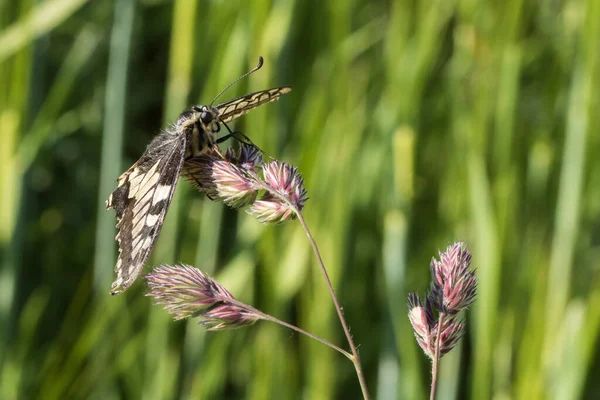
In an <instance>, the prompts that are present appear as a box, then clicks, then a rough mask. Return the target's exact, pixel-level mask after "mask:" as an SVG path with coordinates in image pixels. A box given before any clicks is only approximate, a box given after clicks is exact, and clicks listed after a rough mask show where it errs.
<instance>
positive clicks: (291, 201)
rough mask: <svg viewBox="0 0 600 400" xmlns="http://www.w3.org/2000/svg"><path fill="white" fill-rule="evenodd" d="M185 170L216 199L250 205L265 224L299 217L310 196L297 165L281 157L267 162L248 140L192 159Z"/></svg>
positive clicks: (252, 211) (206, 192)
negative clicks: (219, 151) (222, 152)
mask: <svg viewBox="0 0 600 400" xmlns="http://www.w3.org/2000/svg"><path fill="white" fill-rule="evenodd" d="M182 174H183V175H184V176H185V177H186V178H187V180H188V181H189V182H191V183H192V185H194V186H195V187H196V188H197V189H199V190H200V191H202V192H204V193H205V194H206V195H207V196H208V197H209V198H210V199H212V200H220V201H222V202H224V203H225V204H227V205H228V206H230V207H233V208H241V207H245V206H250V207H249V209H248V213H249V214H251V215H253V216H254V217H256V218H257V219H258V220H259V221H260V222H262V223H265V224H268V223H278V222H282V221H285V220H288V219H294V218H296V216H297V215H296V213H297V212H300V211H302V209H303V208H304V204H305V203H306V200H308V197H307V196H306V189H304V179H302V175H301V174H300V173H298V170H297V169H296V168H295V167H293V166H291V165H289V164H287V163H282V162H280V161H277V160H274V161H272V162H270V163H268V164H264V160H263V157H262V154H261V152H260V151H259V150H258V149H257V148H256V147H254V146H251V145H247V144H242V145H241V146H240V149H239V151H235V150H232V149H228V150H227V152H226V153H225V155H224V156H221V154H220V153H218V152H217V151H209V152H207V153H206V154H204V155H202V156H199V157H194V158H191V159H188V160H186V162H185V164H184V168H183V172H182ZM259 192H260V193H262V195H260V197H259Z"/></svg>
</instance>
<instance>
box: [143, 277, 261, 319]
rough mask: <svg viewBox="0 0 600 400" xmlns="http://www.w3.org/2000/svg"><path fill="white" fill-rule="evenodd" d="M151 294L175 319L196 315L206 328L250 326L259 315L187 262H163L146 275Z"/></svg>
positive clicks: (148, 294)
mask: <svg viewBox="0 0 600 400" xmlns="http://www.w3.org/2000/svg"><path fill="white" fill-rule="evenodd" d="M146 280H147V281H148V287H149V288H150V290H149V291H148V293H147V294H146V295H147V296H151V297H154V299H155V301H156V304H159V305H162V306H163V307H164V308H165V309H166V310H167V311H168V312H169V313H171V314H173V315H174V316H175V317H174V318H175V319H176V320H179V319H184V318H189V317H197V318H199V319H200V323H201V324H202V325H203V326H205V327H207V330H209V331H215V330H220V329H226V328H238V327H241V326H247V325H252V324H253V323H255V322H256V321H257V320H258V319H260V316H259V315H257V314H256V313H254V312H253V311H252V309H251V308H249V307H247V306H245V305H244V304H242V303H240V302H238V301H236V300H235V298H234V297H233V296H232V295H231V293H229V291H227V289H225V288H224V287H223V286H221V285H220V284H219V283H218V282H217V281H215V280H214V279H212V278H211V277H209V276H207V275H205V274H203V273H202V271H200V270H199V269H196V268H193V267H190V266H189V265H176V266H170V265H162V266H160V267H158V268H155V269H154V270H153V272H152V273H150V274H148V275H146Z"/></svg>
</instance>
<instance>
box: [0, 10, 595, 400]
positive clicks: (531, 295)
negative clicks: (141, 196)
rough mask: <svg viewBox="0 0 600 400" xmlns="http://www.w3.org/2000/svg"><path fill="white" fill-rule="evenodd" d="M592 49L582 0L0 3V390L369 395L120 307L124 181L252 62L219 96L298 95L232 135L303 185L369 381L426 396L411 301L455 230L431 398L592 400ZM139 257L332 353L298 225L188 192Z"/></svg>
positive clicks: (319, 284) (346, 381)
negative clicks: (181, 267) (192, 273)
mask: <svg viewBox="0 0 600 400" xmlns="http://www.w3.org/2000/svg"><path fill="white" fill-rule="evenodd" d="M599 44H600V3H599V2H598V1H595V0H564V1H562V2H550V1H540V2H525V1H522V0H510V1H505V2H492V1H479V2H475V1H466V0H464V1H452V0H450V1H439V0H436V1H434V0H431V1H418V2H414V1H402V0H398V1H392V2H370V1H366V0H362V1H359V0H354V1H351V2H347V1H346V2H342V1H337V0H334V1H329V2H316V1H312V2H300V1H295V2H294V1H279V2H258V1H256V2H254V1H241V0H231V1H228V2H219V1H211V2H204V1H192V0H189V1H183V0H178V1H175V2H167V1H161V0H145V1H139V2H134V1H132V0H117V1H115V2H84V1H80V0H79V1H76V0H51V1H48V0H47V1H41V2H33V1H21V2H8V1H0V132H2V136H1V137H2V146H0V193H2V200H1V201H0V255H1V269H0V326H1V327H2V328H1V329H2V330H1V332H2V337H1V338H2V341H1V345H0V363H1V369H0V398H2V399H17V398H97V399H104V398H148V399H170V398H253V399H263V398H282V399H295V398H299V397H305V398H311V399H313V398H314V399H327V398H339V399H342V398H343V399H346V398H359V396H360V395H359V393H360V390H359V386H358V382H357V379H356V376H355V375H354V370H353V367H352V365H351V363H350V362H348V360H346V359H344V358H343V357H340V355H339V354H337V353H335V352H333V351H330V350H329V349H327V348H325V347H324V346H322V345H320V344H319V343H313V342H312V341H310V340H309V339H306V338H303V337H298V335H296V334H292V333H291V332H289V331H287V330H285V329H283V328H281V327H278V326H274V325H270V324H268V323H259V324H257V325H255V326H253V327H249V328H244V329H239V330H234V331H230V332H218V333H210V334H207V333H205V332H204V331H203V330H202V328H201V327H199V326H197V325H196V324H195V323H194V322H189V323H185V322H172V321H171V319H170V316H169V315H168V314H167V313H166V312H164V311H163V310H161V309H159V308H158V307H154V306H152V305H151V301H150V299H149V298H147V297H144V296H143V284H142V283H141V282H140V283H136V285H135V287H134V288H132V289H130V290H129V291H127V293H125V294H124V295H122V296H119V297H117V298H114V297H110V296H109V295H108V291H109V289H110V282H111V280H112V278H113V268H114V263H115V261H116V243H115V242H114V240H113V238H114V235H115V233H116V232H115V229H114V224H115V223H116V220H115V218H114V214H113V212H112V211H110V212H104V200H105V199H106V198H107V196H108V194H109V193H110V192H111V191H112V190H113V188H114V187H115V184H116V182H115V180H116V178H117V177H118V175H119V174H120V173H121V172H123V171H124V170H125V169H126V168H127V167H128V166H129V165H131V164H132V163H133V162H134V161H135V160H136V159H137V158H138V157H139V156H140V155H141V153H142V152H143V150H144V148H145V146H146V145H147V143H148V142H149V141H150V139H151V137H152V135H153V134H156V133H157V132H158V130H159V129H160V127H162V126H165V125H167V124H169V123H171V122H172V121H174V119H175V118H176V117H177V115H178V113H179V112H181V111H183V110H184V109H185V108H187V107H189V106H190V105H191V104H205V103H207V102H210V101H211V100H212V98H213V97H214V95H216V94H217V93H218V92H219V90H220V89H221V88H223V87H224V86H225V85H226V84H227V83H229V82H231V81H232V80H233V79H235V78H236V77H237V76H239V75H241V74H242V73H244V72H245V71H247V70H248V69H250V68H251V67H253V66H254V65H255V63H256V61H257V59H258V56H259V55H262V56H264V58H265V66H264V67H263V69H262V70H261V71H259V72H258V73H256V74H254V75H252V76H251V77H250V78H248V79H245V80H243V81H241V82H239V83H238V84H236V85H235V86H234V87H233V88H231V89H230V90H229V91H228V92H227V93H226V94H225V95H224V96H223V97H222V98H221V99H219V101H221V100H223V101H224V100H227V99H229V98H233V97H234V96H236V95H239V94H243V93H245V92H250V91H254V90H260V89H264V88H267V87H273V86H280V85H292V86H294V90H293V91H292V93H291V94H289V95H286V96H285V97H284V98H282V100H281V101H279V102H278V103H275V104H273V105H268V106H265V107H261V109H259V110H256V111H254V112H252V113H250V114H248V115H247V116H244V117H243V118H241V119H240V120H239V121H238V122H236V127H237V128H238V129H241V130H242V131H243V132H244V133H246V134H247V135H249V136H250V137H251V138H252V139H253V141H254V142H255V143H257V144H258V145H259V146H261V147H262V148H263V149H264V150H265V151H267V152H268V153H270V154H272V155H274V156H275V157H277V158H278V159H280V160H283V161H286V162H289V163H292V164H293V165H295V166H297V167H298V168H299V170H300V171H301V172H302V174H303V176H304V178H305V181H306V188H307V190H308V194H309V197H310V200H309V201H308V203H307V205H306V208H305V217H306V219H307V222H308V224H309V226H310V228H311V230H312V232H313V235H314V236H315V239H316V241H317V243H318V244H319V246H320V249H321V251H322V256H323V259H324V261H325V264H326V266H327V267H328V269H329V271H330V275H331V278H332V281H333V283H334V286H335V287H336V291H337V292H338V294H339V296H340V299H341V302H342V304H343V306H344V313H345V316H346V318H347V320H348V322H349V324H350V325H351V328H352V333H353V335H354V339H355V341H356V342H357V343H358V344H360V352H361V357H362V359H363V365H364V368H365V370H366V374H367V379H368V383H369V388H370V391H371V393H372V394H373V395H376V398H378V399H422V398H424V397H425V396H426V395H427V393H428V383H429V377H430V373H429V364H428V361H427V360H426V358H425V356H424V355H423V354H422V352H421V351H420V349H419V348H418V346H417V345H416V343H415V341H414V338H413V334H412V331H411V328H410V325H409V324H408V319H407V317H406V306H405V299H406V294H407V293H408V292H409V291H419V292H420V293H421V294H423V293H424V292H425V291H426V290H427V287H428V282H429V269H428V265H429V261H430V259H431V257H433V256H435V255H436V254H437V253H436V252H437V250H438V249H444V248H445V247H446V246H447V244H449V243H450V242H452V241H455V240H464V241H466V242H467V243H468V245H469V247H470V249H471V250H472V252H473V257H474V258H473V259H474V266H476V267H477V271H478V277H479V280H480V286H479V291H478V294H479V295H478V300H477V302H476V303H475V306H474V307H472V309H471V310H470V312H469V315H468V333H467V336H466V338H465V339H464V340H463V341H462V342H461V345H460V346H459V347H458V348H457V349H456V350H455V352H454V353H451V355H448V356H447V357H445V358H444V360H443V362H442V364H441V368H442V370H441V376H440V381H439V384H440V386H439V389H438V398H448V399H458V398H473V399H484V398H491V397H492V396H494V397H496V398H498V397H507V398H517V399H547V398H548V399H561V400H562V399H579V398H595V397H596V394H597V393H598V392H599V391H600V386H599V385H598V383H597V382H596V380H595V379H594V377H595V376H597V375H598V373H599V372H600V359H599V357H598V352H597V350H596V349H597V347H598V346H597V344H598V337H599V331H600V306H599V304H600V303H599V301H600V276H599V274H600V262H599V261H598V259H599V257H598V255H599V254H600V242H599V241H598V233H599V232H600V224H599V222H598V221H600V206H599V204H600V202H599V201H598V199H599V198H600V162H599V161H598V157H597V152H598V151H597V150H598V148H600V135H599V134H598V133H597V132H598V128H599V122H600V118H599V116H598V115H599V114H598V113H597V110H598V109H599V106H600V94H599V93H600V92H599V91H598V90H596V88H597V87H598V85H599V83H600V81H599V74H600V59H599V57H598V55H597V54H598V51H597V50H598V46H599ZM151 262H152V264H159V263H163V262H164V263H173V262H186V263H189V264H193V265H195V266H196V267H198V268H200V269H202V270H204V271H205V272H208V273H210V274H212V275H214V276H215V277H216V278H217V279H218V280H219V281H220V282H221V283H223V284H224V285H225V286H226V287H227V288H228V289H229V290H230V291H231V292H232V293H233V294H234V295H235V296H236V297H237V298H239V299H241V300H243V301H246V302H248V303H250V304H252V305H254V306H256V307H258V308H260V309H261V310H263V311H264V312H266V313H269V314H272V315H274V316H276V317H278V318H281V319H284V320H287V321H291V322H294V323H295V324H296V325H298V326H300V327H302V328H304V329H307V330H309V331H311V332H314V333H316V334H318V335H320V336H323V337H326V338H327V339H329V340H331V341H333V342H334V343H336V344H339V345H343V344H344V336H343V332H342V330H341V328H340V326H339V323H338V321H337V317H336V315H335V311H334V309H333V306H332V304H331V301H330V299H329V294H328V292H327V289H326V286H325V284H324V282H323V280H322V277H321V276H320V274H319V272H318V270H317V264H316V262H315V260H314V257H313V256H312V253H311V251H310V247H309V243H308V241H307V240H306V237H305V235H304V233H303V231H302V230H301V227H300V226H299V224H298V223H297V222H286V223H284V224H282V225H278V226H262V225H260V224H258V223H257V222H256V221H254V220H253V219H252V217H250V216H249V215H247V214H246V213H244V212H235V211H232V210H229V209H225V208H224V206H222V205H220V204H216V203H212V202H210V201H209V200H208V199H206V198H203V196H202V195H201V194H200V193H197V192H195V191H194V190H191V188H190V187H189V186H188V185H187V184H186V183H185V182H183V181H182V183H181V184H180V185H179V188H178V189H177V192H176V195H175V198H174V202H173V204H172V206H171V209H170V211H169V213H168V215H167V218H166V223H165V226H164V229H163V231H162V234H161V237H160V240H159V242H158V245H157V247H156V248H155V249H154V251H153V255H152V257H151Z"/></svg>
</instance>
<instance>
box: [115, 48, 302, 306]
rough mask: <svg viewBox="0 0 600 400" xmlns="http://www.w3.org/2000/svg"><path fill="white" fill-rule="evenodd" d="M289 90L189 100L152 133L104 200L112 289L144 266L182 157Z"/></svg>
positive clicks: (120, 288)
mask: <svg viewBox="0 0 600 400" xmlns="http://www.w3.org/2000/svg"><path fill="white" fill-rule="evenodd" d="M262 63H263V59H262V57H260V58H259V62H258V66H256V67H255V68H254V69H252V70H251V71H250V72H248V73H246V74H244V75H243V76H241V77H240V78H238V79H236V80H235V81H234V82H232V83H231V84H229V85H228V86H227V87H226V88H225V89H223V90H222V91H221V92H220V93H219V94H218V95H217V96H216V97H215V100H216V99H217V98H218V97H219V96H220V95H221V94H222V93H223V92H224V91H225V90H227V89H228V88H229V87H230V86H231V85H233V84H234V83H236V82H237V81H238V80H240V79H242V78H244V77H245V76H248V75H249V74H251V73H252V72H254V71H256V70H258V69H259V68H260V67H261V66H262ZM291 90H292V88H291V87H288V86H284V87H278V88H273V89H268V90H262V91H259V92H254V93H250V94H247V95H245V96H241V97H238V98H236V99H233V100H230V101H227V102H225V103H222V104H219V105H217V106H215V107H213V106H212V103H214V101H215V100H213V102H212V103H211V105H208V106H193V107H192V108H191V109H190V110H187V111H184V112H183V113H182V114H181V115H180V116H179V118H178V119H177V122H175V124H174V125H172V126H171V127H168V128H166V129H164V130H163V131H162V132H161V133H160V134H159V135H158V136H156V137H155V138H154V139H153V140H152V141H151V142H150V144H149V145H148V147H147V148H146V151H145V152H144V154H142V156H141V157H140V159H139V160H137V161H136V163H135V164H133V165H132V166H131V168H129V169H128V170H127V171H125V172H124V173H123V174H122V175H121V176H120V177H119V179H118V186H117V188H116V189H115V191H114V192H112V194H111V195H110V197H109V198H108V200H107V201H106V209H109V208H114V209H115V211H116V215H117V220H118V223H117V228H118V231H119V232H118V233H117V236H116V238H115V239H116V240H117V241H118V242H119V258H118V259H117V264H116V266H115V272H116V273H117V279H116V280H115V281H114V283H113V284H112V288H111V292H110V293H111V294H112V295H116V294H119V293H122V292H124V291H125V290H127V288H129V286H131V285H132V284H133V282H134V281H135V280H136V278H137V277H138V275H139V274H140V272H141V271H142V268H143V267H144V264H145V263H146V260H147V259H148V256H149V254H150V251H151V250H152V247H153V246H154V243H155V242H156V239H157V238H158V234H159V233H160V229H161V227H162V224H163V221H164V219H165V216H166V215H167V210H168V209H169V205H170V204H171V199H172V197H173V193H174V192H175V185H176V184H177V180H178V178H179V174H180V173H181V172H182V168H185V163H186V159H190V158H192V157H196V156H199V155H201V154H203V153H204V152H206V151H207V150H208V149H210V148H215V147H216V145H217V143H220V142H222V141H223V140H225V139H227V138H229V137H232V136H233V137H235V133H239V132H234V133H231V131H229V132H230V133H229V134H228V135H225V136H223V137H221V138H217V133H218V132H219V130H220V125H221V124H224V125H225V126H226V127H227V125H226V123H227V122H229V121H231V120H233V119H235V118H238V117H240V116H241V115H244V114H246V113H247V112H249V111H250V110H252V109H254V108H256V107H258V106H260V105H262V104H266V103H269V102H271V101H274V100H277V99H278V98H279V97H280V96H282V95H284V94H286V93H289V92H290V91H291ZM227 129H228V130H229V128H227ZM242 136H243V137H245V135H242Z"/></svg>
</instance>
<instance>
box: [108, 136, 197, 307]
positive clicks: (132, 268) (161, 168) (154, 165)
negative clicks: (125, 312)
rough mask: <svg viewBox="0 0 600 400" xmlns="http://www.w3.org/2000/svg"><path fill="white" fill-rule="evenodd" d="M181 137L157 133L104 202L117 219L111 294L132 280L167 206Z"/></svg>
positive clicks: (180, 152)
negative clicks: (116, 254) (115, 254)
mask: <svg viewBox="0 0 600 400" xmlns="http://www.w3.org/2000/svg"><path fill="white" fill-rule="evenodd" d="M186 143H187V141H186V136H185V134H180V135H173V134H170V133H167V132H165V133H161V134H160V135H158V136H157V137H155V138H154V140H152V142H151V143H150V145H149V146H148V148H147V149H146V151H145V152H144V154H143V155H142V157H141V158H140V159H139V160H138V161H137V162H136V163H135V164H134V165H133V166H132V167H131V168H129V169H128V170H127V171H126V172H125V173H124V174H123V175H121V176H120V177H119V185H118V187H117V188H116V189H115V191H114V192H113V193H112V194H111V195H110V197H109V198H108V201H107V202H106V206H107V208H114V209H115V211H116V215H117V220H118V223H117V228H118V230H119V232H118V234H117V236H116V239H117V241H118V242H119V258H118V260H117V264H116V266H115V272H116V274H117V279H116V280H115V282H114V283H113V284H112V288H111V294H113V295H115V294H119V293H121V292H123V291H125V290H126V289H127V288H128V287H129V286H131V284H133V282H134V281H135V280H136V278H137V277H138V275H139V274H140V272H141V271H142V268H143V267H144V264H145V263H146V260H147V259H148V256H149V254H150V251H151V250H152V247H153V246H154V243H155V242H156V239H157V238H158V234H159V233H160V229H161V227H162V224H163V221H164V219H165V216H166V214H167V210H168V209H169V205H170V204H171V199H172V198H173V193H174V191H175V186H176V184H177V180H178V178H179V173H180V171H181V167H182V165H183V160H184V155H185V150H186Z"/></svg>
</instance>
